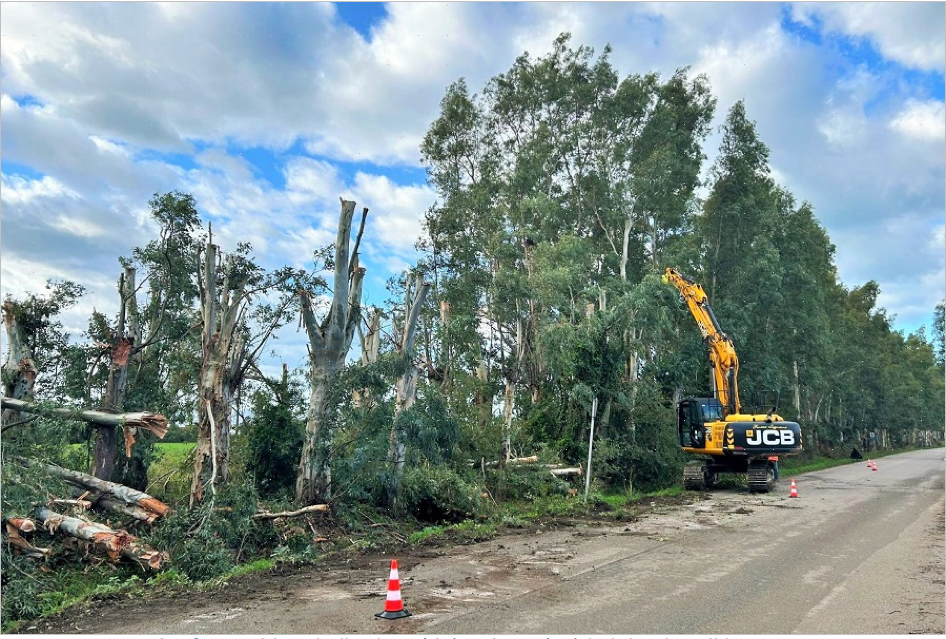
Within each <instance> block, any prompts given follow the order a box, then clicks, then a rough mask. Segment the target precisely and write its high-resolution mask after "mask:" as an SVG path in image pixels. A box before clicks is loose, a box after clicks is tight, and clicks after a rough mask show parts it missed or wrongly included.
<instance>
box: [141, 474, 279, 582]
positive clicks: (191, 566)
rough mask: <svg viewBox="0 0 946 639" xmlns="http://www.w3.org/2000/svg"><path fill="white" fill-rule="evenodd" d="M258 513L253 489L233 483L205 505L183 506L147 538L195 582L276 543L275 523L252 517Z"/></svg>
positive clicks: (204, 503) (206, 578)
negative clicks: (167, 554)
mask: <svg viewBox="0 0 946 639" xmlns="http://www.w3.org/2000/svg"><path fill="white" fill-rule="evenodd" d="M256 512H257V496H256V493H255V490H254V489H253V487H252V486H250V485H233V484H230V485H228V486H226V487H223V488H219V489H218V490H217V494H216V496H213V495H208V496H207V498H206V499H205V500H204V501H203V502H202V503H201V504H198V505H196V506H194V507H188V506H182V507H180V508H178V509H177V511H175V512H174V513H173V514H171V515H170V516H169V517H167V518H165V519H163V520H162V521H160V522H159V523H157V524H156V525H155V527H154V529H153V531H152V532H151V533H150V534H149V535H148V536H147V538H146V539H147V542H148V543H150V544H151V545H152V546H153V547H155V548H160V549H163V550H166V551H168V553H169V554H170V556H171V561H170V566H171V567H173V568H174V569H175V570H177V571H178V572H180V573H182V574H183V575H185V576H186V577H187V578H188V579H190V580H191V581H206V580H208V579H212V578H215V577H219V576H222V575H224V574H226V573H227V572H228V571H230V570H231V569H233V567H234V566H235V565H237V564H238V563H240V562H242V561H244V560H246V559H247V558H253V557H256V556H258V554H260V553H263V552H265V549H266V548H268V547H274V546H275V545H276V544H275V541H276V538H275V533H273V532H272V527H271V526H269V525H268V524H266V523H260V522H258V521H257V520H254V519H252V518H251V517H252V515H254V514H256Z"/></svg>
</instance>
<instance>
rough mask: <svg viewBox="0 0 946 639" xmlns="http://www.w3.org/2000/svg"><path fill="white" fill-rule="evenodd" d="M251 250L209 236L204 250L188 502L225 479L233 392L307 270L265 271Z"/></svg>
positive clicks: (286, 313)
mask: <svg viewBox="0 0 946 639" xmlns="http://www.w3.org/2000/svg"><path fill="white" fill-rule="evenodd" d="M249 254H250V246H249V245H248V244H240V245H238V246H237V249H236V251H234V252H232V253H230V254H229V255H225V256H224V255H222V254H220V251H219V248H218V247H217V246H216V245H215V244H213V243H212V242H211V241H209V240H208V242H207V245H206V249H205V253H204V269H203V276H202V277H201V278H200V281H199V285H200V287H199V288H200V298H201V317H202V323H203V325H202V331H201V369H200V376H199V378H198V385H197V387H198V393H197V394H198V403H197V448H196V452H195V457H194V478H193V482H192V484H191V496H190V498H191V503H192V504H194V503H198V502H200V501H201V500H202V499H203V498H204V496H205V491H206V490H207V489H209V490H210V491H211V492H212V493H215V492H216V487H217V485H220V484H225V483H226V482H227V481H228V480H229V476H230V470H229V464H230V431H231V415H232V413H233V398H234V395H235V394H236V392H237V391H238V390H239V388H240V387H241V386H242V385H243V382H244V380H245V379H246V376H247V372H248V371H249V370H250V369H251V368H252V367H255V366H256V360H257V357H258V355H259V353H260V351H261V350H262V349H263V347H264V346H265V344H266V342H267V341H268V340H269V338H270V337H271V336H272V334H273V332H274V331H275V330H276V329H278V328H279V327H280V326H282V325H283V324H284V322H285V321H286V320H287V319H288V318H289V317H290V316H291V308H292V306H293V300H294V294H293V293H294V291H295V290H297V289H298V288H300V287H301V286H304V283H305V274H304V273H302V272H298V271H294V270H293V269H290V268H283V269H280V270H277V271H275V272H273V273H266V272H265V271H264V270H263V269H262V268H261V267H259V266H258V265H257V264H255V263H254V262H253V261H252V260H251V259H250V257H249ZM279 292H281V293H282V294H281V296H278V295H277V296H274V297H277V298H278V299H277V301H276V302H275V303H272V304H270V305H264V306H256V307H255V308H253V307H252V306H253V301H254V298H255V297H257V296H259V295H263V294H271V293H279ZM254 317H255V319H256V320H257V321H256V322H255V323H252V322H251V319H252V318H254ZM251 324H252V325H251Z"/></svg>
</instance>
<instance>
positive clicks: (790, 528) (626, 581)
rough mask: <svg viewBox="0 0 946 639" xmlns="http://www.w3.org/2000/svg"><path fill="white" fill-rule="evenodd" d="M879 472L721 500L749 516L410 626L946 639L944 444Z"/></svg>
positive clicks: (626, 548)
mask: <svg viewBox="0 0 946 639" xmlns="http://www.w3.org/2000/svg"><path fill="white" fill-rule="evenodd" d="M878 466H879V470H878V471H870V470H868V469H867V467H866V463H861V464H856V465H851V466H844V467H839V468H835V469H830V470H826V471H821V472H817V473H811V474H808V475H804V476H802V477H799V478H798V479H797V482H796V483H797V487H798V491H799V495H800V496H799V498H798V499H786V498H785V497H784V496H775V497H774V498H772V497H768V496H767V497H766V498H765V499H763V500H759V499H756V498H748V497H747V496H745V495H739V494H737V495H718V496H714V498H713V500H711V501H720V502H732V501H735V502H740V503H745V504H746V507H747V509H752V512H751V513H748V514H746V515H743V516H742V517H741V518H731V519H730V520H729V521H728V522H722V523H719V522H717V525H709V526H706V527H705V528H702V529H694V530H690V531H686V532H684V533H683V534H678V535H675V536H672V537H667V538H658V541H657V542H656V544H655V543H654V540H653V539H643V540H642V539H641V538H639V537H629V538H628V539H629V540H630V543H627V544H620V538H617V539H614V538H612V539H611V540H610V541H609V542H608V544H609V545H610V546H611V547H612V548H614V549H615V550H616V551H617V552H616V553H615V554H614V555H612V556H610V557H605V556H602V562H601V564H600V565H594V564H593V565H592V566H590V567H589V566H587V565H584V566H576V567H574V569H573V570H571V571H567V570H566V571H563V572H562V574H563V578H562V579H561V581H560V582H558V583H555V584H553V585H550V586H545V587H542V588H540V589H538V590H536V591H531V592H528V593H525V594H523V595H520V596H517V597H512V598H509V599H506V600H504V601H501V602H496V603H495V604H492V605H487V606H478V607H476V608H475V609H474V610H470V611H466V612H465V613H464V614H461V615H457V616H452V615H449V614H448V615H445V616H444V617H445V618H441V619H431V621H430V622H429V623H426V624H424V625H422V626H421V627H420V628H417V629H416V630H415V631H421V632H424V633H437V634H451V633H456V634H484V633H490V632H497V631H499V630H500V629H501V631H502V632H504V633H517V634H518V633H529V634H537V633H543V634H546V633H547V634H577V633H584V634H588V633H590V634H613V633H622V634H628V633H630V634H704V633H708V632H710V633H714V634H716V633H719V634H760V633H765V634H773V633H775V634H793V633H802V634H827V633H837V634H874V633H908V632H935V633H937V634H942V633H943V632H944V616H943V615H944V598H946V586H944V580H943V557H944V519H943V514H944V461H943V450H941V449H939V450H927V451H921V452H914V453H909V454H904V455H898V456H893V457H888V458H884V459H882V460H881V461H880V462H879V464H878ZM789 481H790V478H785V477H783V481H782V482H781V484H782V486H784V485H785V484H788V483H789ZM780 488H781V487H780ZM782 493H783V495H784V489H782ZM753 501H756V502H758V503H759V504H764V505H762V506H761V507H758V506H757V507H754V508H753V506H752V505H751V504H752V502H753ZM704 507H705V506H704ZM711 512H712V509H711ZM684 521H685V520H684ZM668 525H669V522H668ZM661 539H662V540H661ZM618 546H619V547H618ZM615 547H618V548H615ZM589 552H593V550H591V549H589Z"/></svg>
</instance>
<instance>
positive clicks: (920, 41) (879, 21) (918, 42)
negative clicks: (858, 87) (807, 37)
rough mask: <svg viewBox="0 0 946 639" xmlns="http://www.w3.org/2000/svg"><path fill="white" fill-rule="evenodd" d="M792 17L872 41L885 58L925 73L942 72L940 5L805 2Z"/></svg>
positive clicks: (795, 7) (793, 10)
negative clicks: (819, 22) (821, 22)
mask: <svg viewBox="0 0 946 639" xmlns="http://www.w3.org/2000/svg"><path fill="white" fill-rule="evenodd" d="M791 7H792V13H793V17H794V18H795V19H796V20H798V21H800V22H803V23H805V24H807V25H809V26H811V25H813V21H812V18H813V17H817V18H819V19H820V20H822V21H823V23H824V27H825V29H826V30H827V31H828V32H832V33H841V34H845V35H851V36H859V37H865V38H869V39H871V40H872V41H873V42H875V43H876V45H877V47H878V49H879V50H880V52H881V53H882V54H883V55H884V56H885V57H887V58H890V59H892V60H896V61H897V62H900V63H901V64H903V65H906V66H909V67H914V68H917V69H922V70H925V71H942V70H943V68H944V63H946V59H944V56H943V49H944V47H946V42H944V24H946V19H944V12H943V5H942V4H941V3H935V2H805V3H796V4H792V5H791Z"/></svg>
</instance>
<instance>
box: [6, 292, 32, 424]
mask: <svg viewBox="0 0 946 639" xmlns="http://www.w3.org/2000/svg"><path fill="white" fill-rule="evenodd" d="M3 324H4V327H5V328H6V332H7V359H6V362H4V364H3V376H4V379H5V380H6V382H5V383H4V385H3V394H4V395H5V396H6V397H10V398H13V399H23V400H31V399H32V398H33V386H34V385H35V384H36V376H37V375H38V374H39V369H38V368H37V367H36V362H35V361H34V360H33V351H32V350H31V349H30V347H29V344H28V342H27V336H26V335H25V334H24V333H23V328H22V327H21V326H20V325H19V323H18V322H17V321H16V304H15V303H14V302H13V301H12V300H7V301H5V302H4V303H3ZM19 420H20V416H19V414H18V413H17V412H16V410H4V411H3V423H4V424H7V423H12V422H16V421H19Z"/></svg>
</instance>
